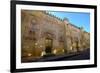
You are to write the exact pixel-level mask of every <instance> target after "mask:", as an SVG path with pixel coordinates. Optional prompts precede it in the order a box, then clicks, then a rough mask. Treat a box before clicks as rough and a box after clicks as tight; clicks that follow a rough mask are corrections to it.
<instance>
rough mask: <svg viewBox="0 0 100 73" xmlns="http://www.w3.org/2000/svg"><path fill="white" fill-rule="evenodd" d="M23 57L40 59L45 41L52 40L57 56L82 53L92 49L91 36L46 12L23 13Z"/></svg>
mask: <svg viewBox="0 0 100 73" xmlns="http://www.w3.org/2000/svg"><path fill="white" fill-rule="evenodd" d="M21 37H22V38H21V39H22V40H21V41H22V57H23V58H24V57H30V58H40V57H41V56H43V54H45V48H46V45H45V40H46V39H47V38H48V39H52V48H51V49H52V52H51V53H53V54H55V55H60V54H67V53H70V52H78V51H82V50H84V49H86V48H89V47H90V34H89V33H87V32H84V31H83V30H82V29H81V28H78V27H75V26H74V25H72V24H71V23H69V21H67V20H61V19H58V18H57V17H54V16H53V15H49V14H48V13H46V12H45V11H31V10H22V11H21Z"/></svg>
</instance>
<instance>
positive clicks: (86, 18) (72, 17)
mask: <svg viewBox="0 0 100 73" xmlns="http://www.w3.org/2000/svg"><path fill="white" fill-rule="evenodd" d="M47 12H48V13H49V14H52V15H54V16H56V17H59V18H61V19H64V18H68V20H69V22H70V23H72V24H74V25H76V26H78V27H83V28H84V30H85V31H87V32H90V13H84V12H54V11H47Z"/></svg>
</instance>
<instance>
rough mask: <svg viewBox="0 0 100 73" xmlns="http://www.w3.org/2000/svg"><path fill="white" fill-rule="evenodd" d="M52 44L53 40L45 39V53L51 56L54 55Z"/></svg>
mask: <svg viewBox="0 0 100 73" xmlns="http://www.w3.org/2000/svg"><path fill="white" fill-rule="evenodd" d="M52 44H53V40H52V39H50V38H46V39H45V53H46V54H51V53H52Z"/></svg>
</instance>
